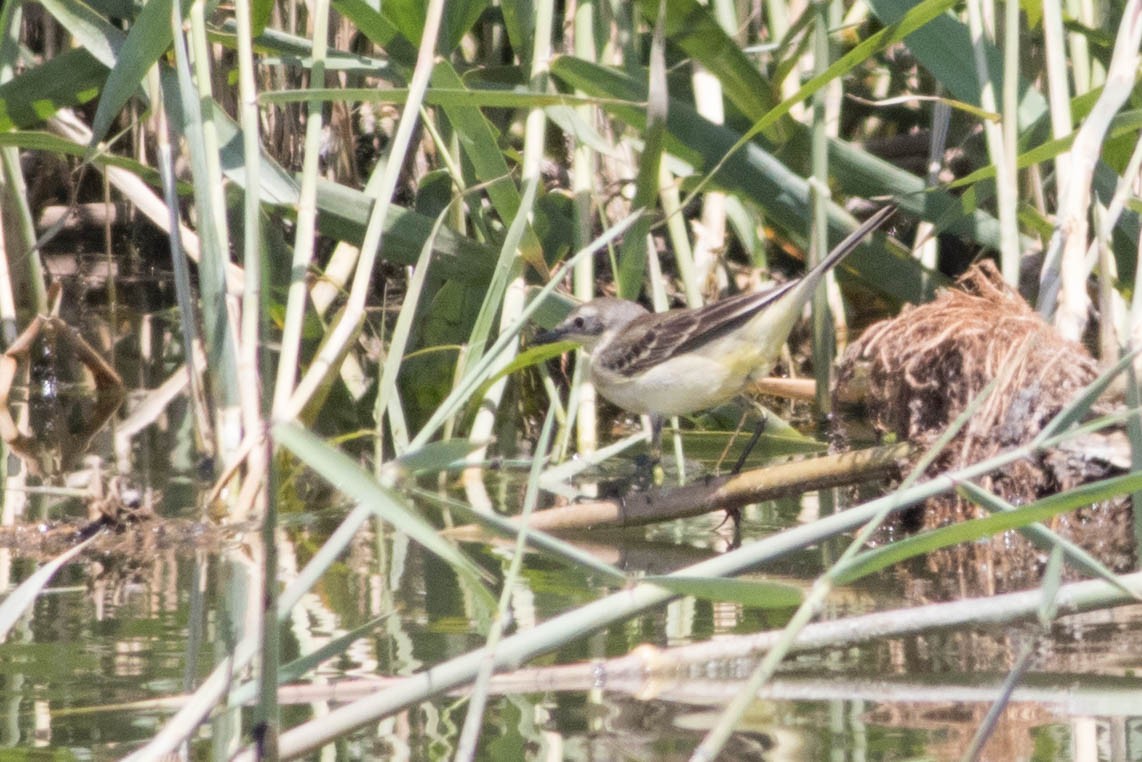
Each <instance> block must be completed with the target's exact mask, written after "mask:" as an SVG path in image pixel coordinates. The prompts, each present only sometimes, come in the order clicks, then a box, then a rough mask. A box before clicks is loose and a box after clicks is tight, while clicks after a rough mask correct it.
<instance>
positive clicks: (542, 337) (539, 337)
mask: <svg viewBox="0 0 1142 762" xmlns="http://www.w3.org/2000/svg"><path fill="white" fill-rule="evenodd" d="M566 335H567V329H566V328H564V327H563V326H562V325H557V326H555V327H554V328H552V329H551V330H550V331H540V332H539V333H537V334H536V335H535V338H534V339H532V341H531V343H532V344H535V345H536V346H538V345H540V344H554V343H555V342H557V341H563V338H564V337H565V336H566Z"/></svg>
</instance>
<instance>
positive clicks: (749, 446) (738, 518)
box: [718, 410, 769, 549]
mask: <svg viewBox="0 0 1142 762" xmlns="http://www.w3.org/2000/svg"><path fill="white" fill-rule="evenodd" d="M768 422H769V413H768V412H766V411H765V410H762V411H761V420H759V421H758V422H757V426H756V427H755V428H754V430H753V436H751V437H750V438H749V442H747V443H746V446H745V449H744V450H742V454H741V456H739V457H738V462H737V463H735V464H734V469H733V471H730V474H739V473H741V470H742V467H744V466H745V461H746V458H748V457H749V454H750V453H751V452H753V448H754V447H756V446H757V441H758V440H759V439H761V435H762V434H763V433H764V432H765V425H766V424H767V423H768ZM730 519H733V522H734V540H733V542H732V543H731V544H730V548H731V549H733V548H737V547H740V546H741V531H742V511H741V508H727V509H726V518H725V519H723V520H722V524H725V523H726V521H728V520H730ZM722 524H719V525H718V528H719V529H720V528H721V526H722Z"/></svg>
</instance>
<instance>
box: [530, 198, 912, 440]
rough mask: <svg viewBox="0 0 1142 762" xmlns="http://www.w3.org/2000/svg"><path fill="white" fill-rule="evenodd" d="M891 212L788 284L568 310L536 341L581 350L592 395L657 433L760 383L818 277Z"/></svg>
mask: <svg viewBox="0 0 1142 762" xmlns="http://www.w3.org/2000/svg"><path fill="white" fill-rule="evenodd" d="M895 211H896V207H895V206H892V205H890V206H885V207H883V208H882V209H879V210H878V211H877V212H876V213H875V214H873V215H872V216H871V217H869V218H868V219H867V220H866V221H865V222H864V223H862V224H861V225H860V226H859V227H858V228H857V229H856V230H855V231H853V232H852V233H851V234H849V235H848V236H847V237H846V238H845V239H844V240H843V241H841V242H840V243H839V244H838V245H837V246H836V247H835V248H834V249H833V250H832V251H830V252H829V253H828V254H827V255H826V256H825V257H824V258H823V259H822V260H821V261H820V262H819V263H818V264H817V265H816V266H814V267H813V268H812V269H811V270H809V272H808V273H806V274H805V275H804V276H803V277H801V278H799V279H795V280H792V281H789V282H788V283H784V284H781V285H779V286H776V287H774V288H771V289H767V290H764V291H759V292H749V293H742V294H737V295H735V296H731V297H729V298H727V299H722V300H720V301H717V302H713V303H711V304H707V305H705V306H703V307H696V308H692V309H673V310H668V311H666V312H657V313H655V312H649V311H647V309H646V308H644V307H643V306H642V305H640V304H638V303H637V302H633V301H628V300H626V299H617V298H614V297H600V298H597V299H593V300H591V301H589V302H585V303H583V304H580V305H579V306H577V307H575V308H574V309H572V310H571V312H570V313H569V314H568V315H567V317H566V318H565V319H564V320H563V321H562V322H560V323H559V324H558V325H556V326H555V327H554V328H552V329H551V330H549V331H546V332H543V333H540V334H539V335H538V336H536V339H535V341H536V343H538V344H547V343H552V342H556V341H572V342H575V343H577V344H579V345H580V346H582V347H583V349H584V350H586V351H587V353H588V355H589V362H590V378H591V381H592V382H593V383H594V385H595V389H596V390H597V391H598V393H599V394H601V395H602V396H603V397H604V398H605V399H607V400H609V401H611V402H613V403H614V404H615V405H617V406H619V407H620V408H622V409H623V410H627V411H629V412H632V413H638V414H641V415H650V416H651V417H652V420H655V421H656V426H657V425H658V423H657V422H658V421H660V420H661V418H662V417H663V416H675V415H689V414H691V413H696V412H699V411H702V410H709V409H710V408H714V407H717V406H718V405H721V404H722V403H724V402H727V401H729V400H731V399H733V398H734V397H736V396H738V395H740V394H742V393H743V392H744V391H745V390H746V389H747V388H748V387H749V386H750V385H751V384H752V383H754V382H756V381H758V380H759V379H762V378H764V377H766V376H767V375H768V374H769V372H770V370H772V368H773V365H774V364H775V363H776V361H777V358H778V357H779V356H780V354H781V347H782V346H783V345H784V344H785V341H786V339H787V338H788V337H789V332H790V331H791V330H792V329H793V326H794V325H795V324H796V322H797V320H798V318H799V317H800V315H801V311H802V308H803V307H804V306H805V304H806V302H808V301H809V299H810V298H811V297H812V295H813V292H814V290H815V289H816V287H817V284H818V283H820V281H821V278H822V277H823V276H824V275H825V273H827V272H828V271H829V270H831V269H832V268H833V267H835V266H836V265H837V264H838V263H839V262H840V261H841V260H843V259H844V258H845V257H846V256H848V255H849V254H851V253H852V252H853V251H854V250H855V249H856V247H857V246H858V245H859V244H860V242H861V241H862V240H863V239H864V238H865V237H866V236H868V235H869V234H870V233H872V232H873V231H874V230H876V229H877V228H879V227H880V226H881V225H883V224H884V222H885V221H886V220H887V219H888V218H889V217H891V216H892V215H893V214H894V213H895ZM656 433H657V432H656Z"/></svg>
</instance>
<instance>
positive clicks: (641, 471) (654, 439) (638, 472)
mask: <svg viewBox="0 0 1142 762" xmlns="http://www.w3.org/2000/svg"><path fill="white" fill-rule="evenodd" d="M643 420H644V421H648V420H649V424H650V452H649V453H647V454H646V455H639V456H638V457H637V458H635V476H634V484H635V485H637V486H638V488H640V489H647V488H649V487H652V486H661V485H662V482H663V481H664V479H665V474H664V473H663V471H662V421H663V419H662V416H660V415H657V414H655V413H650V414H649V415H647V416H646V417H645V418H644V419H643ZM644 425H645V424H644Z"/></svg>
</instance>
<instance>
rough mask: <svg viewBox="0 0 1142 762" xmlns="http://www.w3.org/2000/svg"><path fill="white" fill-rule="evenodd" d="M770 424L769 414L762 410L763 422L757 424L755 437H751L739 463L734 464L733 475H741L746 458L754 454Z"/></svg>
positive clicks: (739, 458) (754, 431)
mask: <svg viewBox="0 0 1142 762" xmlns="http://www.w3.org/2000/svg"><path fill="white" fill-rule="evenodd" d="M768 423H769V413H768V412H767V411H765V410H762V411H761V420H759V421H758V422H757V427H756V428H754V430H753V436H751V437H750V438H749V442H747V443H746V446H745V449H744V450H742V454H741V455H740V456H739V457H738V462H737V463H735V464H734V469H733V470H732V471H730V473H731V474H740V473H741V470H742V468H743V467H744V466H745V461H746V458H748V457H749V454H750V453H751V452H753V448H754V447H757V442H758V440H759V439H761V435H762V434H764V433H765V426H766V424H768Z"/></svg>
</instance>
